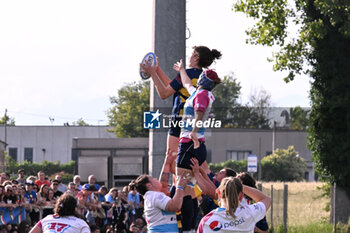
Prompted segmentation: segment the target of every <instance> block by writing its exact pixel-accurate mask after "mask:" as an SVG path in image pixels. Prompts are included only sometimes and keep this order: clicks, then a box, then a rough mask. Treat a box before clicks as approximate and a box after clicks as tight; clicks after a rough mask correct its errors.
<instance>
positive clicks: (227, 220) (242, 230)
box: [197, 202, 266, 233]
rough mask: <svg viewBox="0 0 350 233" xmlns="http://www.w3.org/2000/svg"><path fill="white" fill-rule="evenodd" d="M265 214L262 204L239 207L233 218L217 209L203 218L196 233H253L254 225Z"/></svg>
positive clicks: (222, 210) (222, 209)
mask: <svg viewBox="0 0 350 233" xmlns="http://www.w3.org/2000/svg"><path fill="white" fill-rule="evenodd" d="M265 214H266V208H265V205H264V203H262V202H258V203H256V204H253V205H244V206H243V205H239V206H238V208H237V209H236V212H235V216H236V218H235V219H234V218H232V216H231V215H228V214H226V211H225V209H224V208H220V207H219V208H217V209H215V210H213V211H211V212H210V213H209V214H207V215H206V216H204V217H203V218H202V220H201V222H200V224H199V226H198V230H197V233H207V232H239V233H248V232H249V233H253V232H254V227H255V224H256V223H257V222H258V221H260V219H262V218H263V217H264V216H265Z"/></svg>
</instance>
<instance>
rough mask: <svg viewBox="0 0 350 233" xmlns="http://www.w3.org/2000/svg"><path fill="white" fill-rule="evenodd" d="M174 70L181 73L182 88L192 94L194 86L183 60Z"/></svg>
mask: <svg viewBox="0 0 350 233" xmlns="http://www.w3.org/2000/svg"><path fill="white" fill-rule="evenodd" d="M173 68H174V70H176V71H177V72H179V73H180V76H181V82H182V86H183V87H184V88H186V90H187V91H188V93H190V94H191V93H192V91H193V89H194V87H193V85H192V82H191V79H190V77H188V75H187V72H186V70H185V67H184V64H183V62H182V59H181V60H180V61H179V62H177V63H175V64H174V67H173Z"/></svg>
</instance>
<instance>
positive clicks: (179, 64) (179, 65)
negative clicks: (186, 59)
mask: <svg viewBox="0 0 350 233" xmlns="http://www.w3.org/2000/svg"><path fill="white" fill-rule="evenodd" d="M173 69H174V70H175V71H176V72H180V70H181V69H185V67H184V63H183V61H182V59H181V60H180V61H178V62H176V63H175V64H174V66H173Z"/></svg>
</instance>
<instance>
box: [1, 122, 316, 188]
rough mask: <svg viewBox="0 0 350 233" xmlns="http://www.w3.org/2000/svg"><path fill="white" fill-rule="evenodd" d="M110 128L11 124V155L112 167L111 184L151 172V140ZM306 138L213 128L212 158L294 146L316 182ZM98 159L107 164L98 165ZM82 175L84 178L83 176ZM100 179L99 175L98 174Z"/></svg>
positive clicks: (91, 168)
mask: <svg viewBox="0 0 350 233" xmlns="http://www.w3.org/2000/svg"><path fill="white" fill-rule="evenodd" d="M107 129H108V127H106V126H8V127H7V143H8V145H7V148H6V149H7V151H8V154H9V156H11V157H12V158H13V159H15V160H17V161H19V162H21V161H24V160H27V161H30V162H39V163H40V162H42V161H43V160H47V161H60V162H61V163H67V162H69V161H70V160H72V159H73V160H76V161H78V164H77V166H78V168H79V170H78V171H79V174H80V175H84V176H85V175H87V174H88V173H89V174H90V173H96V174H99V173H100V172H101V171H98V170H99V169H100V168H104V170H106V169H107V170H108V169H109V171H108V173H103V174H104V175H103V178H102V175H101V179H100V180H104V182H106V184H107V182H108V184H109V185H111V184H112V183H111V182H110V181H108V180H106V177H107V178H108V177H109V176H110V175H112V174H113V176H116V177H119V178H121V177H123V176H124V175H128V176H130V175H135V176H136V175H139V174H138V173H142V172H146V171H147V166H148V158H147V157H148V153H147V151H148V139H144V140H143V139H137V140H141V141H139V142H138V141H137V140H136V139H128V138H124V139H123V140H121V139H117V138H116V137H115V135H114V133H110V132H108V131H107ZM3 135H4V128H3V127H2V126H0V140H4V139H3ZM306 137H307V133H306V132H305V131H293V130H286V129H277V130H276V131H275V133H274V136H273V132H272V130H271V129H266V130H265V129H224V130H223V129H220V130H217V131H215V130H212V131H208V132H207V134H206V147H207V152H208V155H207V161H208V162H213V163H221V162H224V161H227V160H229V159H232V160H244V159H247V158H248V155H250V154H255V155H257V158H258V160H261V159H262V158H263V157H265V156H266V155H269V154H271V152H272V151H273V148H272V145H275V148H279V149H286V148H288V147H289V146H291V145H292V146H294V148H295V150H296V151H298V153H299V155H300V157H302V158H304V159H305V160H306V162H307V169H308V170H307V173H306V174H305V179H306V180H309V181H314V180H315V172H314V164H313V162H312V159H311V151H309V150H308V149H307V147H306ZM273 138H274V142H273ZM77 140H78V141H79V142H80V143H79V145H84V146H77V145H76V144H74V142H77ZM135 140H136V141H135ZM135 142H137V143H136V144H140V145H142V146H141V147H140V148H138V146H135V148H134V147H133V146H132V145H133V143H135ZM141 142H142V143H141ZM133 148H134V149H135V150H133ZM145 151H146V152H145ZM113 153H114V154H113ZM164 154H165V151H164ZM79 157H81V158H80V160H79ZM128 158H132V160H130V159H128ZM130 161H131V162H130ZM97 162H98V163H106V164H104V165H103V164H100V165H98V166H95V165H96V163H97ZM162 162H163V161H159V163H162ZM90 163H91V164H92V165H91V164H90ZM120 164H123V165H122V166H120ZM82 169H84V171H82ZM86 169H88V172H87V171H86ZM94 169H96V171H94ZM111 169H112V170H111ZM100 170H101V169H100ZM86 178H87V177H86ZM82 179H85V177H83V176H82ZM97 179H98V180H99V177H97ZM116 179H117V178H116Z"/></svg>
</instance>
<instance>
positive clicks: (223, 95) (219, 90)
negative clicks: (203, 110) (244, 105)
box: [212, 73, 241, 125]
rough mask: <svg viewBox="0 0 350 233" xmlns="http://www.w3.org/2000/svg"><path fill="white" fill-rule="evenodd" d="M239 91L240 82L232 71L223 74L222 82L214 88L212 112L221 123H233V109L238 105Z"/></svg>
mask: <svg viewBox="0 0 350 233" xmlns="http://www.w3.org/2000/svg"><path fill="white" fill-rule="evenodd" d="M240 93H241V84H240V83H239V82H238V81H237V79H236V78H234V75H233V73H230V74H228V75H226V76H224V78H223V80H222V83H221V84H220V85H218V86H217V87H216V88H215V89H214V90H213V94H214V96H215V102H214V104H213V108H212V112H213V113H214V116H215V118H216V119H217V120H221V122H222V124H223V125H227V124H233V116H234V115H235V109H236V108H237V107H239V106H240V104H239V103H238V102H237V100H238V97H239V95H240Z"/></svg>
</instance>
